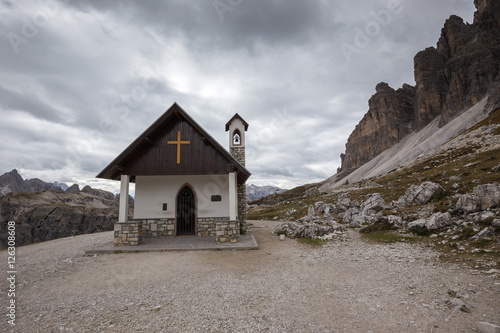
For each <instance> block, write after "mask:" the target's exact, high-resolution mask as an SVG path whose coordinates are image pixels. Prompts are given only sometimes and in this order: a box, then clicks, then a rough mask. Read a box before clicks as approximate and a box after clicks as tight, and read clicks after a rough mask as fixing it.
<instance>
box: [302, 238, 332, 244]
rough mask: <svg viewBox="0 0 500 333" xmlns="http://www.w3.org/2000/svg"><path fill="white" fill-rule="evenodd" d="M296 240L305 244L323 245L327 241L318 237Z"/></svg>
mask: <svg viewBox="0 0 500 333" xmlns="http://www.w3.org/2000/svg"><path fill="white" fill-rule="evenodd" d="M297 242H299V243H300V244H305V245H309V246H323V245H325V244H326V243H327V242H328V241H326V240H323V239H318V238H314V239H312V238H305V237H304V238H297Z"/></svg>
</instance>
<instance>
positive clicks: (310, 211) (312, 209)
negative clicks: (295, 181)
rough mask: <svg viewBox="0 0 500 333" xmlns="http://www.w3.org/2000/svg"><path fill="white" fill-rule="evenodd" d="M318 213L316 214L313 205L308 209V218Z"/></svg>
mask: <svg viewBox="0 0 500 333" xmlns="http://www.w3.org/2000/svg"><path fill="white" fill-rule="evenodd" d="M314 215H316V213H315V212H314V207H313V206H312V205H310V206H309V208H308V209H307V216H314Z"/></svg>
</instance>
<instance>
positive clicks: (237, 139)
mask: <svg viewBox="0 0 500 333" xmlns="http://www.w3.org/2000/svg"><path fill="white" fill-rule="evenodd" d="M233 145H234V146H239V145H241V134H240V131H239V130H238V129H236V130H235V131H234V132H233Z"/></svg>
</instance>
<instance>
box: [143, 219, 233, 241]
mask: <svg viewBox="0 0 500 333" xmlns="http://www.w3.org/2000/svg"><path fill="white" fill-rule="evenodd" d="M227 220H229V217H201V218H198V228H197V233H196V236H198V237H208V236H215V229H216V223H217V221H227ZM137 221H140V222H142V237H144V238H157V237H175V219H172V218H170V219H147V220H137ZM238 232H239V230H238Z"/></svg>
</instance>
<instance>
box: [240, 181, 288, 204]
mask: <svg viewBox="0 0 500 333" xmlns="http://www.w3.org/2000/svg"><path fill="white" fill-rule="evenodd" d="M284 191H285V190H284V189H281V188H279V187H276V186H269V185H266V186H257V185H254V184H250V185H247V201H252V200H257V199H260V198H263V197H265V196H268V195H270V194H275V193H281V192H284Z"/></svg>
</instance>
